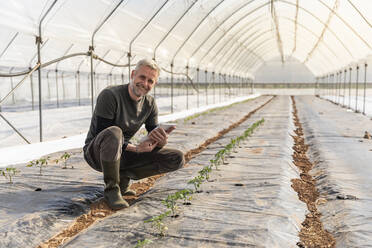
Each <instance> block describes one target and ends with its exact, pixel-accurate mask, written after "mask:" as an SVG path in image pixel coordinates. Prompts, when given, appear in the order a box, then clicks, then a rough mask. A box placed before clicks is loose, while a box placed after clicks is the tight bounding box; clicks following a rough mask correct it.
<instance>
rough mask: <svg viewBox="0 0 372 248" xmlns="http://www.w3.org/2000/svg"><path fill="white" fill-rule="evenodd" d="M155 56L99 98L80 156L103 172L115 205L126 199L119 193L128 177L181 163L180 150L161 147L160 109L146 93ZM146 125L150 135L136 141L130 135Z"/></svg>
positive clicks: (154, 72) (110, 201)
mask: <svg viewBox="0 0 372 248" xmlns="http://www.w3.org/2000/svg"><path fill="white" fill-rule="evenodd" d="M159 72H160V70H159V67H158V66H157V65H156V64H155V62H154V61H150V60H141V61H139V62H138V63H137V66H136V68H135V70H133V71H132V74H131V82H130V83H129V84H126V85H119V86H114V87H108V88H106V89H104V90H103V91H102V92H101V93H100V94H99V96H98V97H97V103H96V107H95V109H94V113H93V116H92V120H91V124H90V129H89V132H88V135H87V138H86V140H85V146H84V148H83V150H84V158H85V160H86V161H87V163H88V164H89V165H90V166H91V167H92V168H93V169H95V170H97V171H101V172H103V180H104V182H105V189H104V198H105V199H106V201H107V203H108V205H109V206H110V207H111V208H112V209H114V210H118V209H121V208H125V207H128V206H129V204H128V203H127V202H126V201H125V200H124V199H123V198H122V195H135V194H136V193H135V192H134V191H132V190H128V186H129V181H130V179H136V180H138V179H142V178H146V177H149V176H153V175H156V174H160V173H165V172H170V171H174V170H177V169H179V168H181V167H182V166H183V165H184V163H185V161H184V156H183V153H182V152H181V151H179V150H176V149H170V148H164V146H165V145H166V144H167V138H168V134H167V133H166V132H165V130H164V129H163V128H160V127H158V108H157V106H156V103H155V100H154V98H153V97H152V96H150V95H148V94H147V93H149V92H150V91H151V89H152V88H153V87H154V86H155V85H156V83H157V80H158V78H159ZM142 124H145V127H146V130H147V131H148V133H149V134H148V137H149V139H148V140H147V141H144V142H142V143H140V144H138V145H134V144H131V143H129V140H130V139H131V138H132V137H133V135H134V134H135V133H136V132H137V131H138V129H139V128H140V127H141V126H142Z"/></svg>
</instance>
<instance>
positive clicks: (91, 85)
mask: <svg viewBox="0 0 372 248" xmlns="http://www.w3.org/2000/svg"><path fill="white" fill-rule="evenodd" d="M93 51H94V47H93V46H89V52H90V104H91V107H92V115H93V112H94V103H93V91H94V88H93V87H94V86H93V82H94V73H93Z"/></svg>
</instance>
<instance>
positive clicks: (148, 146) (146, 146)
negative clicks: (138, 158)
mask: <svg viewBox="0 0 372 248" xmlns="http://www.w3.org/2000/svg"><path fill="white" fill-rule="evenodd" d="M157 144H158V142H154V141H152V140H146V141H144V142H142V143H140V144H139V145H137V149H136V150H137V152H151V151H152V150H154V148H155V147H156V145H157Z"/></svg>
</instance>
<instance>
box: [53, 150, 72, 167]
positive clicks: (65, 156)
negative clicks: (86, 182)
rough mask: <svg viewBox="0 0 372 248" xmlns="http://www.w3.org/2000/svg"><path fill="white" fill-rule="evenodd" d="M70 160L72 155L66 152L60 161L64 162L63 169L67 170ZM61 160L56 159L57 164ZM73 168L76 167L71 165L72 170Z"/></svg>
mask: <svg viewBox="0 0 372 248" xmlns="http://www.w3.org/2000/svg"><path fill="white" fill-rule="evenodd" d="M70 158H71V154H69V153H67V152H65V153H64V154H62V156H61V157H60V158H59V160H62V162H63V167H62V169H67V161H68V160H69V159H70ZM59 160H57V159H56V162H57V163H58V161H59ZM73 168H74V166H73V165H71V169H73Z"/></svg>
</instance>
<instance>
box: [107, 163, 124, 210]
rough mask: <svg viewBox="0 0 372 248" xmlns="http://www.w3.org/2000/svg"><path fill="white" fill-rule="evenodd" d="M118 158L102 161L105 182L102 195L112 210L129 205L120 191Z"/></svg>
mask: <svg viewBox="0 0 372 248" xmlns="http://www.w3.org/2000/svg"><path fill="white" fill-rule="evenodd" d="M119 169H120V160H117V161H113V162H111V161H110V162H108V161H102V171H103V181H104V182H105V190H104V192H103V196H104V197H105V199H106V201H107V204H108V205H109V207H110V208H112V209H113V210H119V209H122V208H127V207H129V204H128V202H126V201H125V200H124V199H123V197H122V195H121V193H120V187H119V183H120V176H119Z"/></svg>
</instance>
